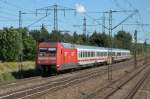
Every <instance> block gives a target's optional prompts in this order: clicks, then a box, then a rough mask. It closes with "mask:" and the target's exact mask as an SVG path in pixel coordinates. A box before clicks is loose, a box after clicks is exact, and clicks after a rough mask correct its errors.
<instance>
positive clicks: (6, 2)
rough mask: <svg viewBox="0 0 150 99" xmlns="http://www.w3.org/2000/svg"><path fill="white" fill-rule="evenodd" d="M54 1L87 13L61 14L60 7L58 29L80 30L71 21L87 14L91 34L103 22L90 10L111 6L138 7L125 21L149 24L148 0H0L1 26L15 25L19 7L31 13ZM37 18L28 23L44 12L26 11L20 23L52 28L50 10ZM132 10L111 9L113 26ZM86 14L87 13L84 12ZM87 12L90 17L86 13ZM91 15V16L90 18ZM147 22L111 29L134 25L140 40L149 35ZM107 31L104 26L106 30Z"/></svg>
mask: <svg viewBox="0 0 150 99" xmlns="http://www.w3.org/2000/svg"><path fill="white" fill-rule="evenodd" d="M54 4H58V5H60V6H64V7H69V8H76V9H78V10H79V11H81V12H82V11H83V12H85V13H86V15H85V14H83V13H77V15H74V12H73V11H69V12H67V11H66V14H65V16H64V12H63V11H59V13H58V25H59V26H58V28H59V30H68V31H71V33H72V32H74V31H77V32H78V33H82V30H83V29H82V26H80V27H73V25H82V24H83V20H82V19H83V17H84V16H85V17H86V18H87V25H95V26H90V27H87V31H88V33H89V34H90V33H91V32H93V31H94V30H96V31H98V32H101V31H102V26H101V25H98V24H97V22H98V23H99V24H101V23H102V20H97V21H94V20H93V18H94V19H101V18H102V13H90V12H103V11H108V10H110V9H112V10H117V11H122V10H135V9H138V10H139V13H138V14H136V15H134V16H133V17H132V18H129V19H128V20H127V21H126V22H125V23H124V24H136V23H141V24H150V19H149V18H150V14H149V13H150V5H149V4H150V1H149V0H0V12H1V14H0V23H1V24H0V28H3V27H10V26H14V27H18V11H19V10H21V11H22V12H26V13H30V12H34V13H35V9H38V8H42V7H47V6H51V5H54ZM42 13H43V12H42ZM50 13H51V14H50V15H49V16H47V17H46V18H44V19H43V20H41V21H39V22H38V23H36V24H33V25H31V24H32V23H34V22H35V21H36V20H38V19H39V18H41V17H43V16H45V14H43V15H38V16H36V15H34V14H33V15H31V14H25V15H22V24H23V26H29V25H31V26H30V27H29V29H39V28H40V26H41V24H44V25H45V26H46V28H47V29H48V30H49V31H51V30H52V29H53V12H52V11H51V12H50ZM131 13H132V12H126V13H123V12H121V13H113V26H116V25H117V24H118V23H119V22H121V21H122V20H123V19H125V18H126V17H127V16H128V15H130V14H131ZM87 15H88V16H87ZM89 16H90V17H89ZM91 17H92V18H91ZM106 26H108V15H106ZM149 27H150V25H148V26H143V27H142V26H137V25H120V26H118V27H117V28H116V29H114V30H113V35H115V34H116V32H117V31H119V30H122V29H123V30H125V31H129V32H131V34H132V35H133V32H134V30H135V29H137V30H138V41H139V42H142V41H144V39H149V38H150V32H149V31H150V28H149ZM106 31H107V30H106Z"/></svg>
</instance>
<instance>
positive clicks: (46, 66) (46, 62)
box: [36, 42, 57, 72]
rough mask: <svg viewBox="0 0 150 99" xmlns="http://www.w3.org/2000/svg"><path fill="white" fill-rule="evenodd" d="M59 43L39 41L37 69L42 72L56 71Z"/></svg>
mask: <svg viewBox="0 0 150 99" xmlns="http://www.w3.org/2000/svg"><path fill="white" fill-rule="evenodd" d="M56 57H57V44H56V43H48V42H43V43H39V45H38V50H37V59H36V64H37V69H39V70H40V71H42V72H47V71H48V72H51V71H52V70H54V71H56Z"/></svg>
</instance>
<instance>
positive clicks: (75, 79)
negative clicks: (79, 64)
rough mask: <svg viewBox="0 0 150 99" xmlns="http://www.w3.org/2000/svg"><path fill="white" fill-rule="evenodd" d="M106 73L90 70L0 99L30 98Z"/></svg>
mask: <svg viewBox="0 0 150 99" xmlns="http://www.w3.org/2000/svg"><path fill="white" fill-rule="evenodd" d="M124 63H126V62H122V63H118V65H122V64H124ZM128 63H130V62H128ZM131 63H132V62H131ZM114 65H116V64H114ZM114 67H116V66H114ZM116 68H118V69H119V68H120V66H118V67H116ZM116 68H114V69H116ZM106 71H107V69H106V68H104V67H103V69H100V70H97V69H95V71H93V70H92V73H91V71H88V72H84V74H82V73H80V74H78V75H76V76H75V77H72V76H71V77H67V78H65V79H59V80H55V81H52V80H50V81H48V82H45V83H42V84H39V85H36V86H32V87H28V88H23V89H20V90H16V91H11V92H7V93H5V94H2V95H0V98H6V97H7V98H8V97H11V98H12V97H14V98H16V97H17V96H21V97H23V96H26V97H29V96H32V95H36V94H39V93H40V92H39V90H40V91H41V93H45V92H46V90H47V91H49V90H54V89H55V90H56V89H59V88H58V87H55V88H53V86H59V87H60V86H61V87H62V88H64V87H66V86H69V85H71V84H74V83H79V82H81V81H83V80H86V79H87V80H89V79H90V78H94V77H96V76H100V75H102V74H103V73H104V72H105V73H106ZM81 74H82V75H83V76H82V77H81ZM81 78H82V79H81ZM68 82H69V83H68ZM64 83H65V84H64ZM67 83H68V84H67ZM62 85H65V86H62ZM47 88H51V89H47ZM42 89H43V90H45V91H43V90H42ZM27 94H28V95H27ZM29 94H30V95H29ZM31 94H32V95H31ZM26 97H24V98H26Z"/></svg>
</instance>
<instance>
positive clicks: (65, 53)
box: [36, 42, 131, 72]
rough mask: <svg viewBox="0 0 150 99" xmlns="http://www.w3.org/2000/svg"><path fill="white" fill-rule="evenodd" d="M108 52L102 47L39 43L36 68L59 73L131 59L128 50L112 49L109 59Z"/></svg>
mask: <svg viewBox="0 0 150 99" xmlns="http://www.w3.org/2000/svg"><path fill="white" fill-rule="evenodd" d="M108 50H109V49H108V48H104V47H95V46H85V45H76V44H70V43H60V42H41V43H39V45H38V50H37V57H36V66H37V68H38V69H40V70H41V71H43V72H45V71H51V70H55V71H57V72H59V71H62V70H67V69H72V68H80V67H87V66H93V64H99V63H107V62H113V61H120V60H125V59H129V58H130V57H131V55H130V51H129V50H124V49H114V48H113V49H111V50H112V51H111V54H112V57H111V58H110V57H109V55H108V52H109V51H108Z"/></svg>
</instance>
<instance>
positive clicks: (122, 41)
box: [114, 31, 132, 49]
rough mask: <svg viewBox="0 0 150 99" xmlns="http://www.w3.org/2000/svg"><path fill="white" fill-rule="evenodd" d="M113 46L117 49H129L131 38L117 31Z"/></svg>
mask: <svg viewBox="0 0 150 99" xmlns="http://www.w3.org/2000/svg"><path fill="white" fill-rule="evenodd" d="M114 38H115V44H116V47H118V48H124V49H130V48H131V45H132V36H131V34H130V33H128V32H125V31H119V32H118V33H117V34H116V35H115V37H114Z"/></svg>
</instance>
